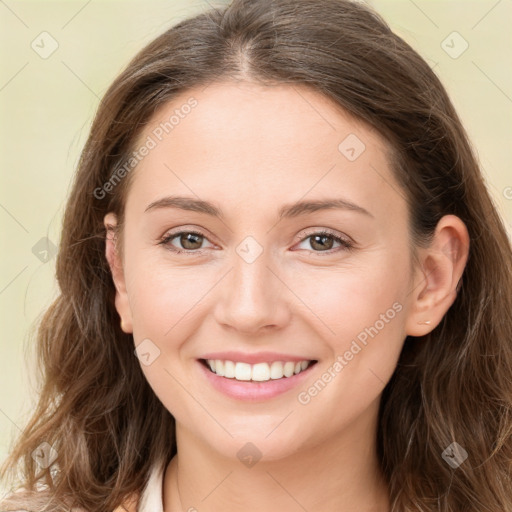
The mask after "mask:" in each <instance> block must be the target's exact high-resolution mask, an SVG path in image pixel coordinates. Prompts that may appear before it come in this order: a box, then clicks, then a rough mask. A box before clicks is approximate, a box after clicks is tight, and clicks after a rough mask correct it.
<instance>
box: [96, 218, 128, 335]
mask: <svg viewBox="0 0 512 512" xmlns="http://www.w3.org/2000/svg"><path fill="white" fill-rule="evenodd" d="M103 223H104V226H105V230H106V238H105V257H106V259H107V262H108V265H109V267H110V272H111V275H112V280H113V282H114V286H115V288H116V297H115V306H116V310H117V312H118V314H119V316H120V326H121V329H122V330H123V331H124V332H125V333H127V334H129V333H132V332H133V327H132V313H131V309H130V303H129V301H128V293H127V290H126V281H125V277H124V269H123V263H122V261H121V258H120V255H119V250H118V247H117V245H116V244H117V236H116V234H117V230H116V228H117V217H116V215H115V214H114V213H112V212H109V213H107V215H105V218H104V221H103Z"/></svg>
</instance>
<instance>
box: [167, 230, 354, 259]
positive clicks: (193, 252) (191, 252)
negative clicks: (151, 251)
mask: <svg viewBox="0 0 512 512" xmlns="http://www.w3.org/2000/svg"><path fill="white" fill-rule="evenodd" d="M184 234H186V235H188V234H190V235H197V236H200V237H202V238H205V239H207V237H206V236H205V235H204V234H203V233H201V232H200V231H195V230H193V229H190V230H186V231H177V232H175V233H169V234H167V235H165V236H164V237H163V238H162V239H161V240H160V242H158V244H159V245H164V246H166V248H167V249H169V250H170V251H172V252H174V253H175V254H187V255H190V256H194V255H198V254H202V253H203V251H204V249H199V250H192V249H178V248H176V247H174V246H172V245H170V242H171V240H173V239H174V238H177V237H178V236H180V235H184ZM313 236H328V237H331V238H332V239H334V241H336V242H339V243H340V244H341V247H337V248H336V249H330V250H328V251H312V252H313V253H315V254H317V255H318V256H323V255H324V254H325V255H332V254H334V253H336V252H338V251H339V250H345V251H350V250H352V249H354V244H353V243H352V242H350V241H348V240H346V239H344V238H341V237H339V236H337V235H335V234H334V233H331V232H330V231H327V230H320V231H315V232H314V233H311V234H309V235H307V236H306V237H304V238H302V239H301V240H299V243H300V242H304V241H305V240H307V239H308V238H311V237H313Z"/></svg>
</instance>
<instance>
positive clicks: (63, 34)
mask: <svg viewBox="0 0 512 512" xmlns="http://www.w3.org/2000/svg"><path fill="white" fill-rule="evenodd" d="M369 3H370V4H372V5H374V6H375V8H376V9H377V10H378V11H379V12H380V13H381V14H382V15H383V16H384V17H385V18H386V20H387V21H388V22H389V23H390V25H391V27H392V28H393V29H394V30H395V31H396V32H398V33H399V34H400V35H401V36H402V37H404V38H405V39H406V40H407V41H408V42H409V43H410V44H411V45H412V46H413V47H414V48H416V49H417V50H418V51H419V52H420V54H421V55H423V57H424V58H426V60H427V61H428V62H429V63H430V65H431V66H432V67H433V68H434V69H435V71H436V72H437V73H438V75H439V76H440V78H441V80H442V81H443V82H444V84H445V85H446V87H447V89H448V92H449V93H450V95H451V97H452V99H453V101H454V103H455V106H456V108H457V109H458V111H459V113H460V115H461V117H462V119H463V122H464V123H465V125H466V127H467V129H468V131H469V134H470V136H471V138H472V140H473V142H474V145H475V147H476V149H477V151H478V154H479V157H480V160H481V163H482V168H483V172H484V173H485V177H486V180H487V182H488V185H489V188H490V191H491V193H492V194H493V196H494V198H495V201H496V204H497V206H498V208H499V209H500V211H501V213H502V215H503V218H504V219H505V222H506V224H507V228H508V230H509V232H511V231H512V188H510V187H512V173H511V171H510V161H511V156H512V155H511V150H510V148H511V142H512V137H511V135H512V126H511V113H512V99H511V98H512V76H511V67H510V64H507V62H510V53H511V50H512V44H511V43H512V31H511V30H510V19H512V2H511V1H510V0H471V1H468V0H458V1H455V0H442V1H441V0H437V1H436V0H414V1H413V0H373V1H370V2H369ZM217 5H218V3H217ZM207 7H208V3H207V2H206V0H194V1H192V0H190V1H187V0H166V1H142V0H138V1H120V0H118V1H113V0H112V1H101V0H93V1H90V0H89V1H87V0H84V1H70V0H67V1H61V2H54V1H45V2H43V1H33V2H28V1H14V0H5V2H1V3H0V20H1V21H0V42H1V44H0V55H1V67H0V109H1V111H0V130H1V132H0V140H1V141H2V142H1V144H2V145H1V152H0V158H1V171H0V173H1V174H0V180H1V181H0V226H1V231H0V237H1V247H2V248H3V249H2V252H1V265H0V312H1V318H0V320H1V324H0V325H1V326H2V332H3V335H2V339H1V343H0V458H1V459H2V460H3V458H4V457H5V455H6V453H7V451H8V450H9V446H10V443H11V441H12V437H13V435H14V434H16V433H18V432H19V431H20V429H21V428H22V427H23V425H24V422H25V420H26V418H27V415H28V412H29V411H30V408H31V406H32V404H33V403H34V400H35V398H36V393H35V391H34V390H35V389H36V387H35V386H36V382H35V378H34V372H33V370H32V369H31V365H30V360H31V355H30V354H31V350H32V349H31V345H30V344H29V341H30V339H31V338H29V334H30V332H31V331H30V329H33V326H34V322H35V321H37V319H38V317H39V316H40V314H41V312H42V311H43V310H44V308H46V307H47V306H48V305H49V304H50V302H51V301H52V299H53V298H54V297H55V295H56V293H57V287H56V283H55V280H54V270H55V267H54V265H55V258H54V257H53V255H52V253H51V251H50V253H49V256H48V257H49V258H50V259H49V260H48V261H47V262H44V253H42V252H41V246H39V245H38V242H39V241H40V240H41V239H42V238H43V237H48V238H49V239H50V240H51V241H52V242H53V243H54V244H57V243H58V239H59V236H60V233H59V230H60V223H61V218H62V214H63V209H64V205H65V201H66V196H67V193H68V189H69V185H70V180H71V176H72V173H73V169H74V167H75V165H76V162H77V159H78V155H79V152H80V149H81V147H82V146H83V144H84V141H85V138H86V136H87V130H88V127H89V125H90V122H91V120H92V116H93V114H94V111H95V109H96V106H97V105H98V102H99V98H101V96H102V94H103V93H104V92H105V90H106V88H107V87H108V85H109V84H110V82H111V81H112V80H113V78H114V77H115V76H116V75H117V74H118V73H119V71H120V70H121V69H122V68H123V67H124V65H125V64H126V63H127V62H128V60H129V59H130V58H131V57H132V56H133V55H134V54H135V53H136V51H137V50H139V49H140V48H141V47H142V46H144V45H145V44H146V43H147V42H149V41H150V40H151V39H153V38H154V37H155V36H156V35H157V34H159V33H160V32H162V31H164V30H165V29H166V28H167V27H168V26H169V25H171V24H174V23H175V22H177V21H178V20H179V19H181V18H184V17H186V16H188V15H189V14H192V13H195V12H198V11H200V10H203V9H205V8H207ZM454 31H456V32H458V34H459V35H457V34H455V35H453V34H452V33H453V32H454ZM42 32H47V33H48V34H49V35H42V36H41V35H40V34H41V33H42ZM33 41H34V43H33ZM53 41H56V43H55V42H53ZM443 41H445V43H443ZM466 42H467V44H468V45H469V46H468V48H467V50H466V51H464V52H463V53H462V54H461V55H459V56H457V54H458V53H460V51H461V50H462V49H463V48H464V47H465V45H466ZM31 44H33V45H34V49H33V48H32V47H31ZM52 44H53V45H55V44H58V48H57V49H56V51H55V52H54V53H53V54H51V55H50V56H46V55H44V52H48V51H49V50H51V48H52V46H51V45H52ZM447 45H448V46H447ZM443 46H444V48H446V49H447V50H448V52H450V53H451V55H449V54H448V53H447V52H446V51H445V49H443ZM36 50H37V51H36ZM38 52H39V53H38ZM40 54H43V56H46V57H47V58H42V57H41V56H40ZM507 55H508V57H507ZM454 57H457V58H454ZM39 243H40V242H39ZM34 246H35V249H33V248H34ZM43 249H44V247H43ZM34 252H35V253H36V254H34ZM41 258H42V259H41ZM0 490H1V487H0Z"/></svg>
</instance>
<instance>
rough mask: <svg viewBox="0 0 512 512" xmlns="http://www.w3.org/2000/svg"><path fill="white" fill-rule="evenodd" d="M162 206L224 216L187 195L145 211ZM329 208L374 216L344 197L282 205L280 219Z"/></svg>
mask: <svg viewBox="0 0 512 512" xmlns="http://www.w3.org/2000/svg"><path fill="white" fill-rule="evenodd" d="M160 208H179V209H180V210H189V211H194V212H199V213H205V214H207V215H211V216H212V217H218V218H223V217H224V215H223V213H222V211H221V209H220V208H218V207H217V206H215V205H214V204H213V203H210V202H208V201H203V200H201V199H195V198H193V197H185V196H168V197H163V198H161V199H158V200H157V201H154V202H152V203H151V204H150V205H149V206H148V207H147V208H146V210H145V212H149V211H151V210H155V209H160ZM327 209H341V210H349V211H355V212H358V213H362V214H364V215H367V216H369V217H372V218H374V217H373V215H372V214H371V213H370V212H369V211H368V210H366V209H364V208H363V207H361V206H358V205H357V204H355V203H351V202H350V201H347V200H346V199H342V198H335V199H323V200H317V201H298V202H296V203H291V204H288V205H284V206H282V207H281V208H280V209H279V211H278V216H279V219H287V218H294V217H298V216H300V215H304V214H306V213H312V212H316V211H319V210H327Z"/></svg>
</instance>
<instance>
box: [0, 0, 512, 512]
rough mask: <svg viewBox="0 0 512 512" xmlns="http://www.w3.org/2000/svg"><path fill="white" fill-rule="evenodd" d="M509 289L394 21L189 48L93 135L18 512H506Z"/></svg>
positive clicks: (210, 25) (444, 102) (331, 11)
mask: <svg viewBox="0 0 512 512" xmlns="http://www.w3.org/2000/svg"><path fill="white" fill-rule="evenodd" d="M511 263H512V254H511V248H510V245H509V242H508V239H507V236H506V233H505V229H504V226H503V223H502V221H501V220H500V218H499V216H498V214H497V212H496V210H495V208H494V206H493V204H492V201H491V199H490V197H489V194H488V192H487V190H486V188H485V186H484V183H483V180H482V176H481V173H480V171H479V168H478V165H477V162H476V160H475V157H474V155H473V153H472V150H471V148H470V144H469V142H468V138H467V136H466V133H465V131H464V129H463V127H462V125H461V122H460V120H459V118H458V117H457V114H456V112H455V111H454V108H453V106H452V104H451V102H450V100H449V98H448V97H447V94H446V92H445V90H444V88H443V87H442V85H441V84H440V82H439V80H438V79H437V77H436V76H435V75H434V73H433V72H432V71H431V69H430V68H429V66H428V65H427V64H426V63H425V61H424V60H423V59H422V58H421V57H419V56H418V54H416V53H415V52H414V51H413V50H412V49H411V48H410V47H409V46H408V45H407V44H406V43H405V42H404V41H402V40H401V39H400V38H399V37H398V36H396V35H394V34H393V33H392V32H391V31H390V29H389V28H388V27H387V26H386V24H385V23H384V22H383V21H382V19H381V18H380V17H379V16H378V15H377V14H375V13H374V12H372V11H370V10H369V9H368V8H367V7H365V6H363V5H361V4H359V3H355V2H349V1H346V0H321V1H318V0H300V1H299V2H297V1H296V0H278V1H274V2H269V1H265V0H251V1H249V0H234V1H233V3H232V4H231V5H229V6H228V7H226V8H225V9H222V10H215V9H212V10H210V11H209V12H207V13H205V14H201V15H199V16H196V17H195V18H193V19H189V20H186V21H183V22H181V23H179V24H178V25H177V26H175V27H174V28H171V29H170V30H169V31H167V32H166V33H164V34H163V35H161V36H160V37H158V38H157V39H156V40H155V41H153V42H152V43H151V44H149V45H148V46H147V47H146V48H145V49H143V50H142V51H141V52H140V54H139V55H138V56H137V57H136V58H135V59H134V60H133V61H132V62H131V63H130V64H129V66H128V67H127V69H126V70H125V71H124V72H123V73H122V74H121V75H120V76H119V77H118V78H117V79H116V80H115V82H114V83H113V85H112V86H111V87H110V89H109V90H108V92H107V93H106V95H105V97H104V99H103V101H102V103H101V105H100V108H99V111H98V113H97V115H96V119H95V121H94V124H93V126H92V128H91V133H90V136H89V139H88V141H87V143H86V146H85V148H84V151H83V154H82V158H81V161H80V165H79V169H78V172H77V174H76V179H75V182H74V187H73V190H72V192H71V195H70V198H69V202H68V206H67V209H66V213H65V219H64V226H63V231H62V241H61V247H60V252H59V256H58V261H57V275H58V280H59V284H60V288H61V291H62V293H61V296H60V297H59V298H58V299H57V300H56V302H55V303H54V304H53V305H52V306H51V307H50V309H49V311H48V312H47V313H46V316H45V318H44V320H43V322H42V325H41V327H40V333H39V350H40V359H41V363H42V365H43V368H44V371H45V383H44V388H43V390H42V393H41V397H40V401H39V405H38V408H37V410H36V411H35V413H34V416H33V419H32V420H31V422H30V423H29V425H28V426H27V428H26V429H25V434H24V436H23V437H21V438H20V439H19V442H18V444H17V446H16V448H15V450H14V451H13V453H12V454H11V457H10V459H9V460H8V461H7V462H6V464H5V466H4V474H6V473H7V470H8V469H9V468H14V467H15V466H16V464H17V463H18V462H21V463H22V464H23V466H22V469H23V472H24V473H23V474H24V481H23V482H22V483H23V489H22V490H21V492H18V493H15V494H14V495H12V496H11V497H10V498H9V499H7V500H5V502H4V504H3V505H2V507H3V508H2V510H15V509H19V508H20V507H22V508H24V509H26V510H40V509H42V507H43V506H46V507H47V508H45V510H68V508H69V507H75V508H76V509H77V510H86V511H95V512H96V511H98V512H99V511H111V510H123V509H126V510H139V511H143V512H149V511H151V512H155V511H156V512H158V511H163V512H168V511H171V510H172V511H175V510H180V511H194V510H196V511H201V512H203V511H217V510H221V509H222V510H228V511H229V510H241V509H243V510H246V511H256V510H258V511H259V510H280V511H299V510H309V511H322V512H326V511H339V510H344V511H356V510H357V511H370V510H371V511H386V512H389V511H413V510H414V511H416V510H421V511H424V512H426V511H428V512H433V511H452V512H459V511H462V510H464V511H475V512H476V511H479V512H482V511H492V512H498V511H500V512H503V511H511V510H512V496H511V493H510V489H511V488H512V487H511V484H512V482H511V460H512V443H511V430H512V421H511V396H512V379H511V378H510V377H511V369H512V352H511V351H512V346H511V343H510V342H511V333H512V313H511V311H512V303H511V302H512V299H511V297H512V277H511V272H510V269H511V268H512V265H511ZM38 483H39V484H40V485H37V484H38ZM41 484H42V485H41Z"/></svg>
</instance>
